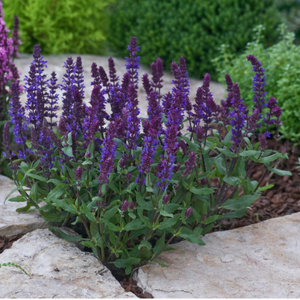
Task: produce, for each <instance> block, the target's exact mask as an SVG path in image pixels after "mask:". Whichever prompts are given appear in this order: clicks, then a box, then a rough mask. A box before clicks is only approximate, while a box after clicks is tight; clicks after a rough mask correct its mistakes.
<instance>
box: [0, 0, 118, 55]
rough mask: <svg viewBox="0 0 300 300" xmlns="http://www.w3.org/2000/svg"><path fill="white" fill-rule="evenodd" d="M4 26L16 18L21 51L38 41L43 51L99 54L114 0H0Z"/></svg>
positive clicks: (103, 42)
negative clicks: (18, 25) (18, 22)
mask: <svg viewBox="0 0 300 300" xmlns="http://www.w3.org/2000/svg"><path fill="white" fill-rule="evenodd" d="M2 2H3V7H4V17H5V21H6V22H7V26H8V27H9V28H12V22H13V18H14V15H18V17H19V19H20V23H21V26H20V33H21V36H22V45H21V47H20V51H21V52H25V53H32V49H33V46H34V45H35V44H39V45H40V46H41V47H42V48H43V52H44V53H45V54H58V53H90V54H103V53H104V50H105V41H106V32H107V30H108V28H109V18H108V14H107V12H106V11H105V8H106V6H107V5H109V4H111V3H113V2H114V0H64V1H58V0H43V1H40V0H2Z"/></svg>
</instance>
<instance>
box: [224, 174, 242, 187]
mask: <svg viewBox="0 0 300 300" xmlns="http://www.w3.org/2000/svg"><path fill="white" fill-rule="evenodd" d="M223 181H224V182H226V183H228V184H229V185H232V186H238V185H239V184H240V182H241V180H240V179H239V178H237V177H234V176H228V177H227V176H225V177H224V178H223Z"/></svg>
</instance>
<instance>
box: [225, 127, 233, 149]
mask: <svg viewBox="0 0 300 300" xmlns="http://www.w3.org/2000/svg"><path fill="white" fill-rule="evenodd" d="M231 139H232V131H231V130H229V132H228V133H227V134H226V136H225V138H224V140H223V143H224V144H225V145H226V146H227V147H228V146H229V145H228V143H230V141H231Z"/></svg>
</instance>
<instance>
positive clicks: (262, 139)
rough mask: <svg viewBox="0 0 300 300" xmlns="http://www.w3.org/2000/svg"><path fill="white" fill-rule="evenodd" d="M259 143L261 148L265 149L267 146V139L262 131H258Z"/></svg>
mask: <svg viewBox="0 0 300 300" xmlns="http://www.w3.org/2000/svg"><path fill="white" fill-rule="evenodd" d="M259 145H260V147H261V149H262V150H265V149H266V148H267V139H266V136H265V135H264V134H263V133H260V135H259Z"/></svg>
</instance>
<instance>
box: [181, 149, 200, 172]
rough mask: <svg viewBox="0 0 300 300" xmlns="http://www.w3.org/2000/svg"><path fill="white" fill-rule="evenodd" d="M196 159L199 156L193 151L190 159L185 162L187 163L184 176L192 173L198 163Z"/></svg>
mask: <svg viewBox="0 0 300 300" xmlns="http://www.w3.org/2000/svg"><path fill="white" fill-rule="evenodd" d="M196 160H197V157H196V154H195V152H194V151H191V153H190V157H189V158H188V160H187V161H186V162H185V163H184V165H185V170H184V172H183V175H184V176H187V175H189V174H191V173H192V171H193V168H194V166H195V164H196Z"/></svg>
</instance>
